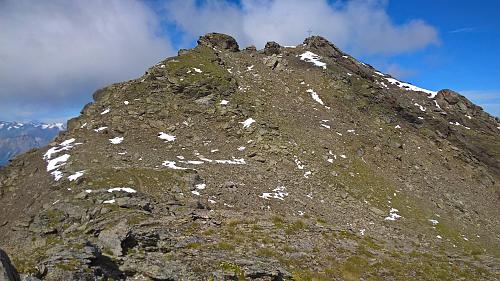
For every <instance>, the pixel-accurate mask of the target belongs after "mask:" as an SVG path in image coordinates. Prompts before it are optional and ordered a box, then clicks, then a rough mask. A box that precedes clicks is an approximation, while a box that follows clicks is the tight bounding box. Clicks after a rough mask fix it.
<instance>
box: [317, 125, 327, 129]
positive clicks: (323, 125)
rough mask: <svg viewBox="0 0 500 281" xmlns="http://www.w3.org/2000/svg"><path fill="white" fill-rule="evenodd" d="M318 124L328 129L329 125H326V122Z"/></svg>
mask: <svg viewBox="0 0 500 281" xmlns="http://www.w3.org/2000/svg"><path fill="white" fill-rule="evenodd" d="M319 125H320V126H322V127H325V128H327V129H330V125H327V124H319Z"/></svg>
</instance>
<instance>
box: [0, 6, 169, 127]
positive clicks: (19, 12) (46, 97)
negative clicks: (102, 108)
mask: <svg viewBox="0 0 500 281" xmlns="http://www.w3.org/2000/svg"><path fill="white" fill-rule="evenodd" d="M159 28H160V25H159V21H158V19H157V16H156V14H155V13H154V12H153V11H151V10H150V9H149V8H148V7H147V6H146V5H144V4H142V3H141V2H138V1H131V0H124V1H114V0H112V1H64V0H60V1H22V0H20V1H17V0H16V1H2V3H1V8H0V34H2V36H0V84H1V85H2V87H1V89H0V100H1V101H2V102H1V103H0V118H7V117H11V118H12V119H18V120H20V119H21V120H22V119H25V120H27V119H32V118H36V117H37V116H44V115H49V116H53V117H54V118H57V116H56V115H57V114H58V112H60V113H59V114H60V117H61V118H64V117H66V115H65V114H68V113H66V112H63V111H65V110H66V109H68V108H70V107H75V108H77V110H78V109H79V108H81V107H82V105H83V104H84V103H85V102H87V101H88V100H89V99H90V95H91V92H92V91H93V90H95V89H96V88H98V87H101V86H103V85H105V84H108V83H111V82H117V81H121V80H124V79H130V78H133V77H136V76H139V75H140V74H142V72H143V71H144V70H145V69H146V68H147V67H148V66H150V65H152V64H154V63H155V62H157V61H159V60H160V59H161V58H164V57H165V56H166V55H167V54H173V50H172V48H171V45H170V42H169V40H168V39H167V38H161V37H160V36H158V35H156V32H157V30H158V29H159ZM76 112H78V111H76Z"/></svg>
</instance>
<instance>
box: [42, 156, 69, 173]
mask: <svg viewBox="0 0 500 281" xmlns="http://www.w3.org/2000/svg"><path fill="white" fill-rule="evenodd" d="M69 157H70V155H69V154H64V155H61V156H59V157H57V158H54V159H51V160H48V161H47V172H50V171H52V170H55V169H57V168H59V167H61V166H64V165H65V164H66V161H68V159H69Z"/></svg>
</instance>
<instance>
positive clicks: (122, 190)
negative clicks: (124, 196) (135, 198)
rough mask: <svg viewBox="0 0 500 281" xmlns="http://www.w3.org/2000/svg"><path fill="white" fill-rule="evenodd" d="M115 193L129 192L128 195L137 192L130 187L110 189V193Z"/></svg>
mask: <svg viewBox="0 0 500 281" xmlns="http://www.w3.org/2000/svg"><path fill="white" fill-rule="evenodd" d="M115 191H118V192H127V193H136V192H137V191H136V190H135V189H133V188H130V187H114V188H110V189H108V192H110V193H111V192H115Z"/></svg>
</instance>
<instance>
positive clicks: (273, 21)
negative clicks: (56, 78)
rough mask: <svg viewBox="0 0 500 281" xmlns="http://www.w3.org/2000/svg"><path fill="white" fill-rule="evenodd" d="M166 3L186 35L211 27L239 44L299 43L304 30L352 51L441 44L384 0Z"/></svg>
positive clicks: (364, 52)
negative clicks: (398, 18) (401, 20)
mask: <svg viewBox="0 0 500 281" xmlns="http://www.w3.org/2000/svg"><path fill="white" fill-rule="evenodd" d="M196 3H197V1H195V0H172V1H169V2H167V4H166V10H167V12H168V17H169V18H170V20H172V21H173V22H174V23H176V24H177V25H178V26H180V27H181V28H182V29H183V30H184V31H186V32H187V34H188V37H189V36H191V37H193V36H198V35H199V34H204V33H206V32H210V31H219V32H225V33H229V34H231V35H233V36H234V37H236V39H237V40H238V42H239V43H240V44H241V45H243V46H246V45H250V44H255V45H257V46H258V47H263V46H264V44H265V43H266V42H267V41H271V40H273V41H278V42H279V43H281V44H283V45H292V44H299V43H301V42H302V40H303V39H304V38H305V37H306V36H307V30H308V29H311V30H312V31H313V33H314V34H319V35H322V36H324V37H326V38H328V39H329V40H330V41H332V42H333V43H334V44H336V45H338V46H340V47H342V48H346V49H348V50H350V51H352V52H354V53H355V54H361V55H372V54H398V53H403V52H408V51H413V50H417V49H421V48H424V47H426V46H429V45H432V44H439V39H438V34H437V31H436V29H435V28H434V27H432V26H430V25H428V24H426V23H425V22H423V21H421V20H417V19H415V20H411V21H409V22H407V23H405V24H402V25H397V24H395V23H393V22H392V21H391V19H390V18H389V16H388V15H387V13H386V11H385V3H386V1H377V0H367V1H356V0H355V1H347V2H340V1H339V2H336V3H333V4H329V3H328V2H327V1H326V0H309V1H302V0H274V1H264V0H242V1H241V7H238V6H237V5H236V4H232V3H229V2H226V1H215V0H207V1H202V2H201V4H199V3H198V5H197V4H196Z"/></svg>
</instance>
